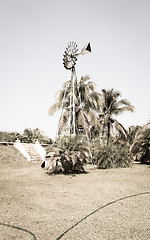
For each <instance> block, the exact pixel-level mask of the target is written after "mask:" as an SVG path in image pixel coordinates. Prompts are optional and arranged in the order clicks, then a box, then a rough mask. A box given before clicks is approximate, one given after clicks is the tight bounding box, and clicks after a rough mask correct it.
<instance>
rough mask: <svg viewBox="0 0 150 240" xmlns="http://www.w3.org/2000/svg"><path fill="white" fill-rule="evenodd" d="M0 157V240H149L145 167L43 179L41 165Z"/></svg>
mask: <svg viewBox="0 0 150 240" xmlns="http://www.w3.org/2000/svg"><path fill="white" fill-rule="evenodd" d="M1 148H3V150H4V146H3V147H1ZM5 148H6V147H5ZM7 148H8V147H7ZM12 148H13V146H11V147H10V146H9V149H10V153H11V150H12ZM1 150H2V149H0V151H1ZM2 152H3V154H1V165H0V180H1V183H0V201H1V216H0V236H1V239H2V240H10V239H11V240H18V239H22V240H30V239H31V240H32V239H34V240H35V239H36V240H57V239H62V240H65V239H66V240H73V239H74V240H79V239H81V240H93V239H97V240H112V239H113V240H124V239H126V240H130V239H134V240H148V239H150V166H148V165H140V164H134V165H133V167H132V168H119V169H110V170H96V169H95V168H94V167H93V166H91V165H88V166H86V170H87V173H86V174H76V175H48V174H46V173H45V171H44V170H43V169H41V167H40V164H41V163H33V162H27V161H26V160H25V159H24V158H23V157H22V156H21V155H20V154H18V153H17V152H16V155H15V156H16V158H15V159H14V158H13V161H12V158H11V157H10V156H4V151H2ZM2 224H6V225H2ZM9 225H11V226H14V227H18V229H16V228H12V227H10V226H9ZM22 229H24V230H27V231H29V232H27V231H23V230H22ZM30 232H31V233H30ZM31 234H32V235H31Z"/></svg>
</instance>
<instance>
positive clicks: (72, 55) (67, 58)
mask: <svg viewBox="0 0 150 240" xmlns="http://www.w3.org/2000/svg"><path fill="white" fill-rule="evenodd" d="M90 52H91V45H90V43H88V44H87V45H85V46H84V47H83V48H82V50H81V52H78V45H77V44H76V42H70V43H69V44H68V46H67V48H66V50H65V52H64V55H63V56H64V57H63V64H64V67H65V68H66V69H67V70H70V72H71V84H72V87H71V91H72V92H71V93H70V96H72V99H71V98H70V116H69V117H70V120H69V133H70V134H73V135H74V136H75V135H76V121H75V81H77V77H76V71H75V65H76V62H77V60H78V57H79V56H80V55H85V54H87V53H90ZM64 97H65V96H64ZM62 109H63V103H62ZM71 119H72V121H71Z"/></svg>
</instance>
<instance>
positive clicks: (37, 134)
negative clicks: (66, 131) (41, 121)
mask: <svg viewBox="0 0 150 240" xmlns="http://www.w3.org/2000/svg"><path fill="white" fill-rule="evenodd" d="M17 139H19V140H20V141H21V142H26V143H35V142H36V140H38V141H39V142H40V143H41V144H52V140H51V139H50V138H49V137H47V136H45V135H44V134H43V132H42V131H41V130H39V129H38V128H36V129H33V130H32V129H31V128H25V129H24V132H23V134H20V133H18V132H0V142H15V141H16V140H17Z"/></svg>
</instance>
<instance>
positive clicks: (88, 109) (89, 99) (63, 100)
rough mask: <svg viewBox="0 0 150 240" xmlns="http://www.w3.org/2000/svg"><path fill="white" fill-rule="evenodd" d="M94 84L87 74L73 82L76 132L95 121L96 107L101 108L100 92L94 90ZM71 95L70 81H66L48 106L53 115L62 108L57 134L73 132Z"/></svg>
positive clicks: (85, 128)
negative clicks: (52, 102)
mask: <svg viewBox="0 0 150 240" xmlns="http://www.w3.org/2000/svg"><path fill="white" fill-rule="evenodd" d="M95 88H96V86H95V84H94V83H93V82H91V81H89V76H85V77H81V79H80V81H79V82H77V79H76V81H75V82H74V93H75V94H74V95H75V96H74V103H75V106H74V109H75V126H76V129H75V130H76V134H80V133H81V132H82V133H83V132H86V131H87V130H88V129H89V128H90V127H91V126H92V125H93V124H94V123H95V122H96V121H97V122H98V118H97V117H98V115H97V111H96V109H100V108H101V98H100V94H99V93H97V92H96V90H95ZM72 103H73V95H72V82H71V80H69V81H67V82H65V83H64V85H63V89H62V90H60V91H58V92H57V94H56V102H55V103H54V104H53V105H52V106H51V107H50V109H49V114H50V115H53V114H54V113H55V112H56V111H57V110H59V109H62V113H61V117H60V121H59V127H58V135H60V134H61V133H62V132H64V131H66V130H67V131H68V129H69V130H70V134H71V133H72V132H73V129H72V123H73V114H72V113H73V106H72Z"/></svg>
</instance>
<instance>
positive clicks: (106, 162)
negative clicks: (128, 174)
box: [96, 144, 133, 169]
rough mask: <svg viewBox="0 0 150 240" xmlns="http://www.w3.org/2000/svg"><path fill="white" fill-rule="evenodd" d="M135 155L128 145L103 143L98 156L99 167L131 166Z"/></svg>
mask: <svg viewBox="0 0 150 240" xmlns="http://www.w3.org/2000/svg"><path fill="white" fill-rule="evenodd" d="M132 162H133V157H132V154H131V153H130V151H129V149H128V147H126V146H123V145H122V146H121V145H113V144H111V145H103V146H101V147H100V149H99V152H98V153H97V156H96V164H97V168H98V169H108V168H118V167H123V168H126V167H130V166H132Z"/></svg>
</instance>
